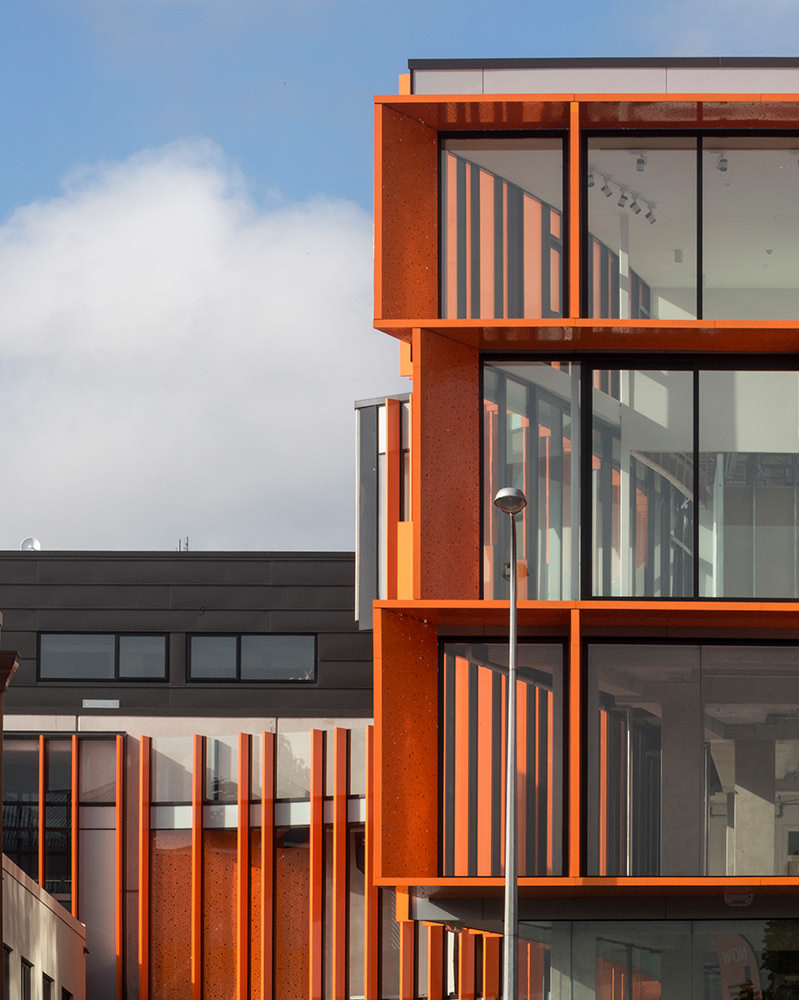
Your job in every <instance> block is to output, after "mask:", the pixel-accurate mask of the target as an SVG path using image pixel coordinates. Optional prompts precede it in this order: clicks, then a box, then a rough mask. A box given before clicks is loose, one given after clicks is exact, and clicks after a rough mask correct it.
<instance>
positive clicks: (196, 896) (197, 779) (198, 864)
mask: <svg viewBox="0 0 799 1000" xmlns="http://www.w3.org/2000/svg"><path fill="white" fill-rule="evenodd" d="M204 770H205V739H204V738H203V737H202V736H199V735H196V734H195V736H194V745H193V753H192V773H191V982H192V996H193V998H194V1000H202V995H203V772H204Z"/></svg>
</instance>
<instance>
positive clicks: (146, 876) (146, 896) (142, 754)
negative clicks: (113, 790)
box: [117, 736, 152, 1000]
mask: <svg viewBox="0 0 799 1000" xmlns="http://www.w3.org/2000/svg"><path fill="white" fill-rule="evenodd" d="M151 749H152V740H151V738H150V737H149V736H142V737H141V739H140V740H139V914H138V916H139V1000H149V997H150V754H151ZM118 794H119V789H117V795H118Z"/></svg>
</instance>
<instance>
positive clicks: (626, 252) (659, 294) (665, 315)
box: [585, 136, 697, 320]
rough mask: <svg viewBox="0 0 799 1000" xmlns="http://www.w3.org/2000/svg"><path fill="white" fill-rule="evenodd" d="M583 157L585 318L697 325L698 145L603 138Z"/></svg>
mask: <svg viewBox="0 0 799 1000" xmlns="http://www.w3.org/2000/svg"><path fill="white" fill-rule="evenodd" d="M631 142H632V143H634V144H632V145H631ZM587 152H588V162H587V172H586V177H587V187H588V191H587V204H588V232H587V235H586V247H585V259H586V266H585V278H586V290H587V294H586V315H587V316H595V317H597V318H604V317H618V318H620V319H650V318H651V319H672V320H673V319H696V316H697V301H696V190H697V183H696V139H695V138H692V137H674V138H663V137H658V138H652V137H647V136H643V137H639V138H636V139H635V140H631V139H630V138H628V137H627V136H623V137H622V136H602V137H596V138H590V139H588V151H587Z"/></svg>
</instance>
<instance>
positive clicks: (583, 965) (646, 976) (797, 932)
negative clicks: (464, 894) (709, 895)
mask: <svg viewBox="0 0 799 1000" xmlns="http://www.w3.org/2000/svg"><path fill="white" fill-rule="evenodd" d="M519 936H520V939H521V941H522V942H524V943H529V944H530V945H532V946H533V947H534V948H535V949H536V953H537V955H538V956H540V958H539V960H538V961H536V962H534V963H531V964H530V977H529V980H527V981H526V982H525V985H526V988H527V992H526V993H525V996H529V997H533V998H535V1000H545V998H551V1000H566V998H588V997H591V998H595V1000H661V998H664V1000H665V998H672V997H675V998H676V997H679V998H681V1000H722V998H724V1000H730V998H740V1000H747V998H748V1000H759V998H761V997H769V998H770V1000H778V998H779V1000H783V998H785V1000H787V998H788V997H793V996H795V995H796V989H797V982H798V981H799V974H798V973H797V970H799V921H797V920H793V919H788V918H775V919H771V920H754V919H749V920H746V919H744V920H741V919H739V920H694V921H691V920H669V921H665V920H662V921H661V920H636V921H632V920H630V921H622V920H613V921H611V920H605V921H551V922H550V921H521V923H520V925H519Z"/></svg>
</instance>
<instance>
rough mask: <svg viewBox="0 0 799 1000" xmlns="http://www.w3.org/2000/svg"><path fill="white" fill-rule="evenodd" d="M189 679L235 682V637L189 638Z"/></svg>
mask: <svg viewBox="0 0 799 1000" xmlns="http://www.w3.org/2000/svg"><path fill="white" fill-rule="evenodd" d="M189 669H190V671H191V679H192V680H194V681H196V680H235V679H236V637H235V636H233V635H193V636H192V637H191V653H190V667H189Z"/></svg>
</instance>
